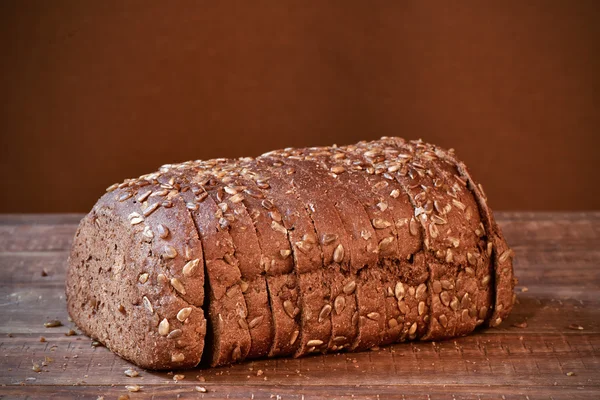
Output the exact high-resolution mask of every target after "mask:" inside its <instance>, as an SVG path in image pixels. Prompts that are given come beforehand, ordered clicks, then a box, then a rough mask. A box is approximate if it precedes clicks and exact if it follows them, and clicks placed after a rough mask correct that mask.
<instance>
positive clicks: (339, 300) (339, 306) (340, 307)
mask: <svg viewBox="0 0 600 400" xmlns="http://www.w3.org/2000/svg"><path fill="white" fill-rule="evenodd" d="M333 307H334V308H335V312H336V314H338V315H340V314H341V313H342V312H343V311H344V308H346V297H344V296H343V295H341V294H340V295H339V296H337V297H336V298H335V300H334V302H333Z"/></svg>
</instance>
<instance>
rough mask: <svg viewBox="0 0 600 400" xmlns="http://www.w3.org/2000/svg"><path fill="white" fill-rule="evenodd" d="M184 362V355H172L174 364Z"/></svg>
mask: <svg viewBox="0 0 600 400" xmlns="http://www.w3.org/2000/svg"><path fill="white" fill-rule="evenodd" d="M183 360H185V355H183V353H174V354H172V355H171V361H172V362H182V361H183Z"/></svg>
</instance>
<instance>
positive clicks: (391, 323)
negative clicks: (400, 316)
mask: <svg viewBox="0 0 600 400" xmlns="http://www.w3.org/2000/svg"><path fill="white" fill-rule="evenodd" d="M397 326H398V321H396V320H395V319H394V318H392V319H390V320H389V321H388V327H389V328H390V329H394V328H395V327H397Z"/></svg>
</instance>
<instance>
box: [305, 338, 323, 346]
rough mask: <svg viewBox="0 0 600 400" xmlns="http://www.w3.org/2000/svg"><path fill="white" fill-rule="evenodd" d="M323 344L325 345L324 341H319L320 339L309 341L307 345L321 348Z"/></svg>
mask: <svg viewBox="0 0 600 400" xmlns="http://www.w3.org/2000/svg"><path fill="white" fill-rule="evenodd" d="M322 344H323V341H322V340H319V339H312V340H309V341H308V342H306V345H307V346H308V347H316V346H321V345H322Z"/></svg>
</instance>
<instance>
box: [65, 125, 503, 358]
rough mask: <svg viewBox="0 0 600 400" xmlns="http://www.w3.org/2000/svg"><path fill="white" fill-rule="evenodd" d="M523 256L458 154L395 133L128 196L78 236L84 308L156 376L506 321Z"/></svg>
mask: <svg viewBox="0 0 600 400" xmlns="http://www.w3.org/2000/svg"><path fill="white" fill-rule="evenodd" d="M512 256H513V253H512V251H511V250H510V249H509V248H508V246H507V244H506V241H505V240H504V238H503V236H502V233H501V232H500V230H499V228H498V226H497V225H496V222H495V221H494V218H493V215H492V212H491V211H490V209H489V207H488V205H487V201H486V197H485V194H484V192H483V189H482V187H481V185H478V184H476V183H475V181H473V179H472V177H471V175H470V173H469V171H468V170H467V168H466V167H465V165H464V164H463V163H462V162H460V161H459V160H458V159H457V158H456V157H455V155H454V152H453V151H452V150H450V151H447V150H443V149H440V148H438V147H436V146H433V145H430V144H426V143H424V142H422V141H420V140H419V141H410V142H408V141H405V140H404V139H400V138H389V137H384V138H382V139H380V140H377V141H372V142H360V143H358V144H355V145H349V146H343V147H338V146H331V147H314V148H304V149H292V148H288V149H284V150H278V151H273V152H269V153H266V154H263V155H262V156H259V157H257V158H240V159H236V160H230V159H215V160H210V161H190V162H185V163H182V164H176V165H164V166H162V167H161V168H160V169H159V171H158V172H155V173H151V174H148V175H144V176H141V177H139V178H137V179H128V180H126V181H124V182H123V183H121V184H115V185H112V186H111V187H109V188H108V189H107V193H106V194H105V195H104V196H102V198H100V200H99V201H98V202H97V204H96V205H95V206H94V208H93V209H92V211H91V212H90V213H89V214H88V215H87V216H86V217H85V218H84V219H83V220H82V221H81V224H80V226H79V229H78V231H77V234H76V236H75V240H74V243H73V247H72V251H71V255H70V258H69V269H68V275H67V288H66V291H67V304H68V309H69V313H70V315H71V317H72V318H73V320H74V321H75V323H76V324H77V325H78V326H79V327H80V328H81V329H82V331H83V332H85V333H86V334H87V335H89V336H91V337H93V338H95V339H96V340H99V341H100V342H102V343H103V344H104V345H106V347H108V348H109V349H111V350H112V351H114V352H115V353H117V354H119V355H120V356H122V357H123V358H125V359H127V360H130V361H131V362H133V363H135V364H137V365H139V366H141V367H144V368H149V369H170V368H186V367H194V366H196V365H198V364H199V363H200V362H201V361H202V362H203V364H204V365H211V366H219V365H225V364H229V363H234V362H240V361H243V360H245V359H255V358H261V357H275V356H294V357H298V356H303V355H306V354H313V353H325V352H334V351H342V350H344V351H359V350H365V349H369V348H372V347H374V346H380V345H388V344H392V343H398V342H404V341H407V340H441V339H447V338H452V337H457V336H462V335H466V334H468V333H470V332H472V331H473V330H474V329H476V328H477V327H478V326H480V325H483V324H487V325H490V326H497V325H499V324H500V323H501V322H502V320H503V319H504V318H505V317H506V316H507V315H508V313H509V312H510V310H511V308H512V305H513V302H514V296H513V288H514V278H513V270H512Z"/></svg>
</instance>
